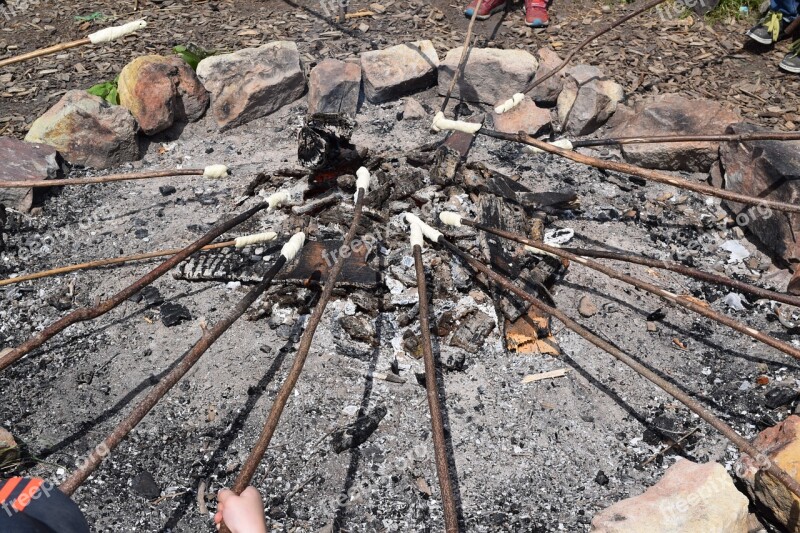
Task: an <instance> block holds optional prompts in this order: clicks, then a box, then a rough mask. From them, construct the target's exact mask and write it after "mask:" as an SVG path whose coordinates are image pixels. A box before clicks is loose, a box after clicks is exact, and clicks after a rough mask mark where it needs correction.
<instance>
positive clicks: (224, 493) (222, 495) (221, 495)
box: [217, 489, 233, 505]
mask: <svg viewBox="0 0 800 533" xmlns="http://www.w3.org/2000/svg"><path fill="white" fill-rule="evenodd" d="M231 496H233V491H232V490H231V489H222V490H220V491H219V492H218V493H217V501H218V502H219V504H220V505H222V504H223V503H225V500H227V499H228V498H230V497H231Z"/></svg>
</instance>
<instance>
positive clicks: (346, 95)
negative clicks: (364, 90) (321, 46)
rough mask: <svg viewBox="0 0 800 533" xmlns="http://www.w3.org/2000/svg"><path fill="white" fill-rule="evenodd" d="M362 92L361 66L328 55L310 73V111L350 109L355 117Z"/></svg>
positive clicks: (336, 111)
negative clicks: (328, 57)
mask: <svg viewBox="0 0 800 533" xmlns="http://www.w3.org/2000/svg"><path fill="white" fill-rule="evenodd" d="M360 92H361V67H359V66H358V65H357V64H355V63H348V62H346V61H339V60H338V59H325V60H323V61H322V62H321V63H320V64H319V65H317V66H316V67H314V68H313V69H311V74H310V75H309V82H308V113H309V114H314V113H346V114H348V115H350V116H351V117H354V116H355V115H356V112H357V110H358V96H359V94H360Z"/></svg>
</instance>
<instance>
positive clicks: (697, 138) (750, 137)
mask: <svg viewBox="0 0 800 533" xmlns="http://www.w3.org/2000/svg"><path fill="white" fill-rule="evenodd" d="M749 141H800V132H797V131H790V132H786V133H782V132H755V133H740V134H731V135H725V134H723V135H658V136H654V137H617V138H613V137H612V138H608V139H585V140H577V141H572V146H573V147H575V148H585V147H590V146H612V145H621V144H659V143H682V142H749Z"/></svg>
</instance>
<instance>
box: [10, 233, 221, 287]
mask: <svg viewBox="0 0 800 533" xmlns="http://www.w3.org/2000/svg"><path fill="white" fill-rule="evenodd" d="M235 244H236V241H225V242H217V243H214V244H209V245H208V246H203V247H202V248H201V249H200V250H202V251H204V252H206V251H209V250H217V249H219V248H227V247H229V246H234V245H235ZM181 250H182V248H170V249H168V250H158V251H156V252H146V253H143V254H134V255H126V256H123V257H112V258H109V259H98V260H96V261H89V262H86V263H79V264H76V265H68V266H63V267H59V268H53V269H51V270H43V271H41V272H34V273H33V274H24V275H22V276H18V277H16V278H8V279H0V287H5V286H6V285H14V284H16V283H22V282H23V281H32V280H35V279H41V278H47V277H50V276H57V275H59V274H69V273H70V272H76V271H78V270H86V269H89V268H99V267H104V266H111V265H121V264H124V263H128V262H131V261H145V260H147V259H155V258H158V257H165V256H168V255H175V254H177V253H178V252H180V251H181Z"/></svg>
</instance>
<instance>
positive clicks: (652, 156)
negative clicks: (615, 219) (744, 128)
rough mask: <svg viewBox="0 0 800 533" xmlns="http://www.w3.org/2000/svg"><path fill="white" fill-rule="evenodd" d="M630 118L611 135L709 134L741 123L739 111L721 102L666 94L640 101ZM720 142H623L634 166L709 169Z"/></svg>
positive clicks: (627, 155) (623, 150)
mask: <svg viewBox="0 0 800 533" xmlns="http://www.w3.org/2000/svg"><path fill="white" fill-rule="evenodd" d="M626 118H627V120H625V121H620V123H619V124H618V125H616V126H615V127H614V128H613V129H612V130H611V131H609V132H608V136H609V137H650V136H659V135H692V134H695V135H708V134H712V133H722V132H723V131H725V128H726V127H728V125H730V124H733V123H736V122H739V121H740V120H741V117H740V116H739V113H738V111H735V110H731V109H729V108H727V107H725V106H723V105H722V104H720V103H718V102H714V101H711V100H704V99H696V100H692V99H688V98H685V97H683V96H679V95H677V94H662V95H658V96H653V97H651V98H648V99H647V100H643V101H641V102H638V103H637V104H636V105H635V106H634V107H633V109H632V114H626ZM718 152H719V143H714V142H681V143H648V144H625V145H622V155H623V156H624V158H625V160H626V161H628V162H629V163H633V164H634V165H639V166H642V167H645V168H656V169H661V170H685V171H687V172H708V170H709V169H710V168H711V165H712V163H713V162H714V161H716V160H717V158H718Z"/></svg>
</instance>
